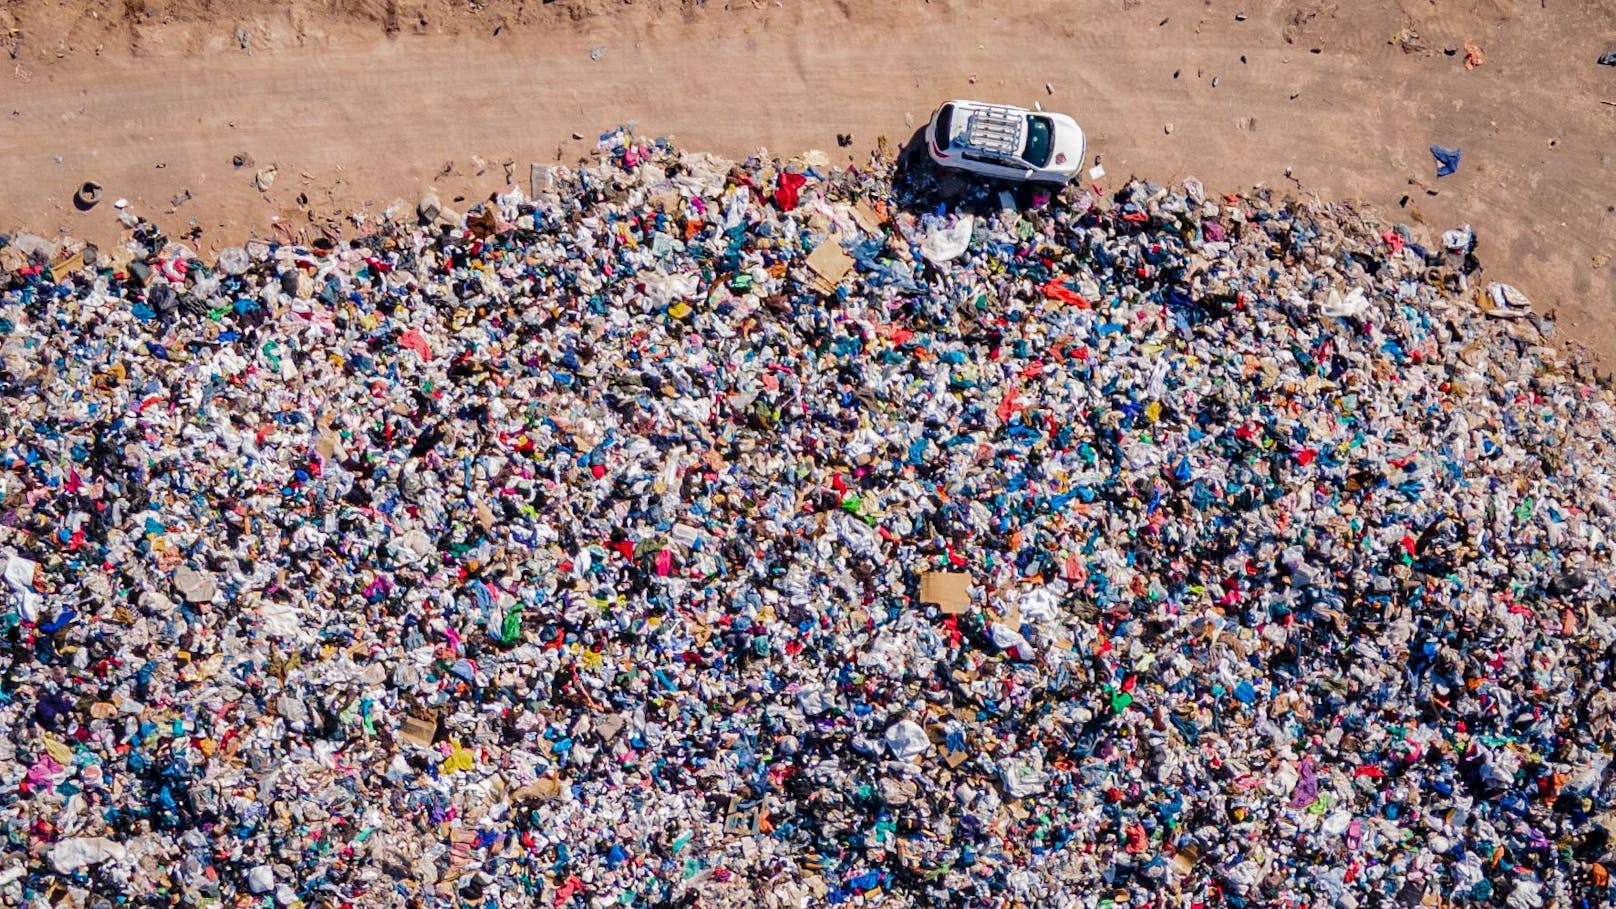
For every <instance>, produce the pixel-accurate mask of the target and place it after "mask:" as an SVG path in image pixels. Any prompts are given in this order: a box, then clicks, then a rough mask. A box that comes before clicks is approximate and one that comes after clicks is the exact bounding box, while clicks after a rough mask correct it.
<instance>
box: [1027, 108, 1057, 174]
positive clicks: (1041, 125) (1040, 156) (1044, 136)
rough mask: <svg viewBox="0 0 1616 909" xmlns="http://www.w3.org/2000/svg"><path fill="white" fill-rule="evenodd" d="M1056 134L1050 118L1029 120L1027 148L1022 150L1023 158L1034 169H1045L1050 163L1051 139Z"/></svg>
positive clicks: (1032, 118) (1029, 118)
mask: <svg viewBox="0 0 1616 909" xmlns="http://www.w3.org/2000/svg"><path fill="white" fill-rule="evenodd" d="M1054 134H1055V124H1054V123H1052V122H1051V121H1050V119H1049V118H1048V117H1028V118H1027V147H1026V148H1025V149H1023V150H1022V152H1021V157H1022V158H1024V159H1025V160H1026V162H1027V163H1028V164H1031V165H1032V166H1033V167H1043V166H1044V165H1045V164H1048V163H1049V147H1050V145H1051V144H1052V143H1051V142H1050V137H1052V136H1053V135H1054Z"/></svg>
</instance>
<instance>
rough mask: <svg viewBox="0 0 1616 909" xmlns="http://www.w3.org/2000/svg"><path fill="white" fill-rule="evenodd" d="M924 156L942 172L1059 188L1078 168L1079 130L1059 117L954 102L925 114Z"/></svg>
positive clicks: (1081, 141)
mask: <svg viewBox="0 0 1616 909" xmlns="http://www.w3.org/2000/svg"><path fill="white" fill-rule="evenodd" d="M926 152H927V153H928V154H930V155H931V159H932V160H933V161H935V162H937V164H938V165H940V166H942V167H951V168H955V169H957V170H963V171H968V172H970V173H973V174H977V175H979V176H983V177H991V178H993V179H997V180H1013V181H1016V182H1029V183H1052V184H1057V185H1062V186H1064V185H1065V184H1067V183H1069V182H1071V180H1072V178H1073V177H1075V176H1077V172H1078V169H1079V168H1081V167H1082V166H1083V154H1084V138H1083V128H1082V127H1080V126H1078V125H1077V121H1076V120H1073V119H1072V118H1071V117H1068V116H1066V115H1065V114H1053V113H1045V112H1043V111H1031V110H1027V109H1026V108H1024V107H1011V106H1008V105H1004V104H988V103H986V102H984V101H963V100H955V101H949V102H948V103H946V104H944V105H943V106H942V107H939V108H937V111H936V112H935V113H933V114H932V115H931V122H930V123H928V124H926Z"/></svg>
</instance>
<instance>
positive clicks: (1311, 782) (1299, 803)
mask: <svg viewBox="0 0 1616 909" xmlns="http://www.w3.org/2000/svg"><path fill="white" fill-rule="evenodd" d="M1318 798H1319V778H1318V776H1317V775H1316V774H1315V773H1314V772H1313V759H1312V758H1310V757H1305V758H1302V768H1301V771H1300V773H1299V775H1298V777H1297V779H1296V789H1295V791H1294V792H1292V793H1291V807H1292V808H1306V807H1307V806H1309V805H1311V804H1313V803H1314V802H1316V801H1318Z"/></svg>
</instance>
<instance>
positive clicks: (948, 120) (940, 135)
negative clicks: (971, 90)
mask: <svg viewBox="0 0 1616 909" xmlns="http://www.w3.org/2000/svg"><path fill="white" fill-rule="evenodd" d="M953 125H954V105H952V104H944V105H943V106H942V107H940V108H938V109H937V130H936V133H935V135H936V136H937V147H938V148H947V147H948V140H949V137H950V136H951V135H952V133H951V132H950V130H951V128H952V127H953Z"/></svg>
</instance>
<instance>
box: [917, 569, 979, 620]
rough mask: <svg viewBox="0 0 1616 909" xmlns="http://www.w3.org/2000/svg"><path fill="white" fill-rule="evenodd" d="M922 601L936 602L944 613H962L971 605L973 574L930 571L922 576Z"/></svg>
mask: <svg viewBox="0 0 1616 909" xmlns="http://www.w3.org/2000/svg"><path fill="white" fill-rule="evenodd" d="M920 602H922V603H935V604H937V607H938V608H939V609H941V610H942V611H943V614H944V615H961V614H963V613H964V612H965V611H966V610H967V609H969V608H970V606H971V576H970V575H969V574H967V573H965V572H963V571H928V572H926V573H925V574H922V575H921V576H920Z"/></svg>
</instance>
